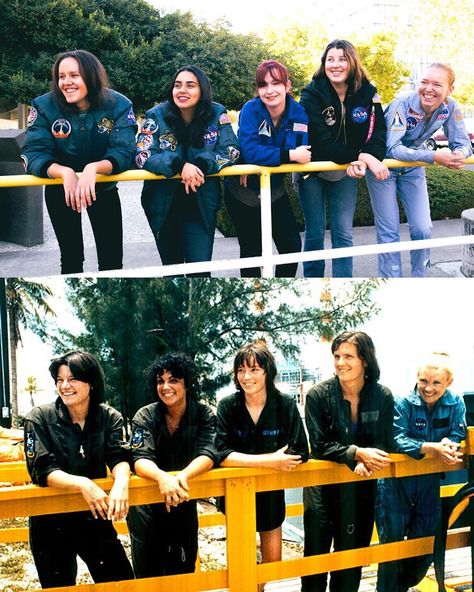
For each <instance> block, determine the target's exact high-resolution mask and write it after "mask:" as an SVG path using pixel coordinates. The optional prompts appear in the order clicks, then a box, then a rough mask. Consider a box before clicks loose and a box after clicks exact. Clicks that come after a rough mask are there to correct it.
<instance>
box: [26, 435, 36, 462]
mask: <svg viewBox="0 0 474 592" xmlns="http://www.w3.org/2000/svg"><path fill="white" fill-rule="evenodd" d="M25 452H26V456H27V457H28V458H33V457H34V456H35V454H36V434H35V433H34V432H33V431H28V432H26V435H25Z"/></svg>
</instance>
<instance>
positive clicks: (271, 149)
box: [238, 101, 282, 166]
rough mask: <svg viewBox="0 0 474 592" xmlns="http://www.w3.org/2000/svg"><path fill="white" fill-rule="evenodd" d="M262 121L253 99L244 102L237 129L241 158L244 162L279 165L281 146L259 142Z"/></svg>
mask: <svg viewBox="0 0 474 592" xmlns="http://www.w3.org/2000/svg"><path fill="white" fill-rule="evenodd" d="M263 122H264V120H263V119H262V116H261V115H260V114H259V113H257V111H256V110H255V106H254V103H253V101H249V102H247V103H245V105H244V106H243V107H242V110H241V112H240V117H239V131H238V137H239V142H240V149H241V152H242V160H243V162H244V163H245V164H258V165H261V166H279V165H280V164H281V163H282V160H281V148H280V147H279V146H273V145H271V144H263V143H262V142H261V138H262V137H264V136H261V135H260V134H259V131H260V129H259V128H260V126H261V125H262V123H263Z"/></svg>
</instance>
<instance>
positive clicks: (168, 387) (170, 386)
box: [156, 370, 186, 408]
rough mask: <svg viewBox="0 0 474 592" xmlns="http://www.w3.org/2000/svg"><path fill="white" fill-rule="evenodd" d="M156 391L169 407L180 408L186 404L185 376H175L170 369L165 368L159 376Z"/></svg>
mask: <svg viewBox="0 0 474 592" xmlns="http://www.w3.org/2000/svg"><path fill="white" fill-rule="evenodd" d="M156 392H157V393H158V398H159V399H160V401H161V402H162V403H164V404H165V405H166V407H168V408H170V407H175V408H180V407H182V406H183V405H184V406H185V405H186V384H185V382H184V378H175V377H174V376H173V375H172V374H171V372H169V371H168V370H165V371H164V372H163V374H162V375H161V376H157V378H156Z"/></svg>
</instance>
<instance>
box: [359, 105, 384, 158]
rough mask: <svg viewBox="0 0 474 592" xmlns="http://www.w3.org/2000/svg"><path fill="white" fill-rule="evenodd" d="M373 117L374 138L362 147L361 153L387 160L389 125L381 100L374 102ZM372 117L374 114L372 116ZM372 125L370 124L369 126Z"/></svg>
mask: <svg viewBox="0 0 474 592" xmlns="http://www.w3.org/2000/svg"><path fill="white" fill-rule="evenodd" d="M373 116H374V123H373V125H374V128H373V132H372V136H371V138H370V139H369V141H368V142H366V143H365V144H364V145H363V146H362V147H361V152H366V153H367V154H371V155H372V156H375V158H378V159H379V160H383V159H384V158H385V152H386V146H387V125H386V123H385V117H384V115H383V109H382V105H381V104H380V100H374V102H373ZM371 117H372V114H371ZM370 125H371V124H370V123H369V126H370Z"/></svg>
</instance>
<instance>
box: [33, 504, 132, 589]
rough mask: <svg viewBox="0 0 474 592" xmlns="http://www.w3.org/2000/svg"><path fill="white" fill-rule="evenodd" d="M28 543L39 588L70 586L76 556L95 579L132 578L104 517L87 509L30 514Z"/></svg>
mask: <svg viewBox="0 0 474 592" xmlns="http://www.w3.org/2000/svg"><path fill="white" fill-rule="evenodd" d="M29 522H30V546H31V552H32V554H33V559H34V561H35V565H36V570H37V572H38V577H39V580H40V583H41V586H42V587H43V588H55V587H59V586H74V584H75V583H76V574H77V556H78V555H79V557H80V558H81V559H82V560H83V561H84V562H85V563H86V565H87V567H88V568H89V572H90V574H91V576H92V579H93V580H94V582H95V583H99V582H114V581H118V580H131V579H133V570H132V566H131V565H130V562H129V560H128V559H127V556H126V554H125V551H124V549H123V547H122V545H121V543H120V541H119V540H118V538H117V533H116V531H115V529H114V527H113V526H112V522H110V521H108V520H102V519H97V520H96V519H95V518H94V517H93V516H92V514H91V513H90V512H73V513H70V514H54V515H48V516H32V517H31V518H30V521H29Z"/></svg>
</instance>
